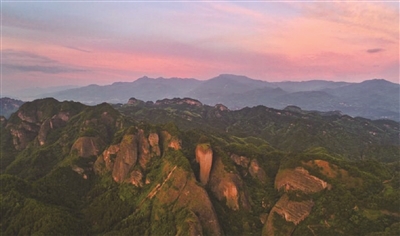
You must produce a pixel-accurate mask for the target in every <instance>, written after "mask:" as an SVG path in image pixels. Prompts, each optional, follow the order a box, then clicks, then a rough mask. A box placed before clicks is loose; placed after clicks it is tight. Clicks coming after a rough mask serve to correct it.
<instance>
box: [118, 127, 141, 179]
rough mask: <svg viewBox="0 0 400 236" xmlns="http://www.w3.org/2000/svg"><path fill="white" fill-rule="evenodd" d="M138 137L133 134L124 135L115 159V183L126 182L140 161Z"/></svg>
mask: <svg viewBox="0 0 400 236" xmlns="http://www.w3.org/2000/svg"><path fill="white" fill-rule="evenodd" d="M136 139H137V137H136V136H135V135H133V134H130V135H124V137H123V138H122V141H121V143H120V145H119V151H118V153H117V157H116V158H115V163H114V167H113V172H112V176H113V179H114V181H115V182H118V183H121V182H122V181H124V179H125V178H126V176H127V175H128V172H129V170H130V168H131V167H132V166H133V165H135V164H136V161H137V159H138V145H137V142H136Z"/></svg>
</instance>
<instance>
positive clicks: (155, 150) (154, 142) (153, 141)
mask: <svg viewBox="0 0 400 236" xmlns="http://www.w3.org/2000/svg"><path fill="white" fill-rule="evenodd" d="M148 139H149V144H150V147H151V155H152V156H161V150H160V145H159V142H160V141H159V137H158V134H157V133H150V134H149V138H148Z"/></svg>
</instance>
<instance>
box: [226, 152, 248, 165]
mask: <svg viewBox="0 0 400 236" xmlns="http://www.w3.org/2000/svg"><path fill="white" fill-rule="evenodd" d="M231 159H232V161H233V162H235V164H236V165H238V166H242V167H244V168H247V167H248V166H249V163H250V160H249V158H247V157H245V156H239V155H236V154H234V153H233V154H231Z"/></svg>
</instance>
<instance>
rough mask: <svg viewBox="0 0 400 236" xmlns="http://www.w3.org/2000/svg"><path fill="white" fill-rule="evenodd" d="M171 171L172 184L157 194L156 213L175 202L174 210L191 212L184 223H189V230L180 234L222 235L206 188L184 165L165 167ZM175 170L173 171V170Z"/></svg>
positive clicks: (162, 188) (164, 186)
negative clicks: (200, 184)
mask: <svg viewBox="0 0 400 236" xmlns="http://www.w3.org/2000/svg"><path fill="white" fill-rule="evenodd" d="M165 170H166V171H168V172H169V173H170V175H168V176H170V179H169V180H168V181H169V182H170V183H171V184H165V185H163V186H162V187H161V188H160V191H159V192H158V193H157V194H156V195H155V199H156V201H155V202H154V203H153V204H154V207H153V209H154V211H156V212H155V213H154V214H157V209H158V208H160V207H161V206H165V205H170V204H171V203H174V206H173V209H172V211H173V212H175V211H179V210H181V209H182V208H186V209H187V210H189V212H190V213H191V214H190V215H189V216H188V217H186V220H185V221H184V222H183V224H187V225H188V227H187V228H189V232H180V230H181V229H180V228H177V230H178V235H182V234H184V235H187V234H189V235H203V234H205V235H222V231H221V228H220V225H219V222H218V218H217V215H216V213H215V210H214V207H213V205H212V203H211V201H210V199H209V197H208V194H207V192H206V191H205V190H204V188H202V187H200V186H199V185H198V184H197V183H196V179H195V177H194V175H193V173H190V172H187V171H185V170H184V169H182V167H176V166H175V167H172V166H170V168H165ZM171 170H173V171H171Z"/></svg>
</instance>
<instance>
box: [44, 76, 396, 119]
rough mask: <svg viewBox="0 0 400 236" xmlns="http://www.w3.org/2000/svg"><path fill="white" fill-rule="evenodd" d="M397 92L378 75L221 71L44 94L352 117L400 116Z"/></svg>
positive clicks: (85, 100) (85, 99)
mask: <svg viewBox="0 0 400 236" xmlns="http://www.w3.org/2000/svg"><path fill="white" fill-rule="evenodd" d="M399 94H400V86H399V85H398V84H395V83H391V82H389V81H386V80H383V79H373V80H367V81H364V82H361V83H347V82H333V81H322V80H312V81H302V82H287V81H286V82H273V83H270V82H266V81H261V80H254V79H251V78H249V77H246V76H239V75H231V74H221V75H219V76H217V77H214V78H212V79H209V80H205V81H200V80H196V79H180V78H170V79H166V78H156V79H152V78H149V77H146V76H145V77H142V78H139V79H137V80H135V81H133V82H116V83H113V84H111V85H105V86H99V85H89V86H86V87H80V88H74V89H68V90H64V91H60V92H55V93H49V94H46V95H45V96H43V97H54V98H56V99H59V100H74V101H79V102H82V103H85V104H89V105H94V104H99V103H102V102H109V103H126V102H127V101H128V99H129V98H131V97H135V98H137V99H141V100H144V101H156V100H160V99H164V98H175V97H190V98H194V99H197V100H199V101H201V102H202V103H204V104H208V105H212V106H213V105H215V104H219V103H222V104H224V105H226V106H228V107H229V108H230V109H241V108H243V107H247V106H249V107H250V106H257V105H264V106H267V107H271V108H276V109H283V108H285V107H286V106H289V105H294V106H299V107H301V108H302V109H305V110H319V111H332V110H340V111H342V112H343V113H346V114H348V115H350V116H353V117H356V116H361V117H365V118H369V119H392V120H396V121H399V120H400V117H399Z"/></svg>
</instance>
